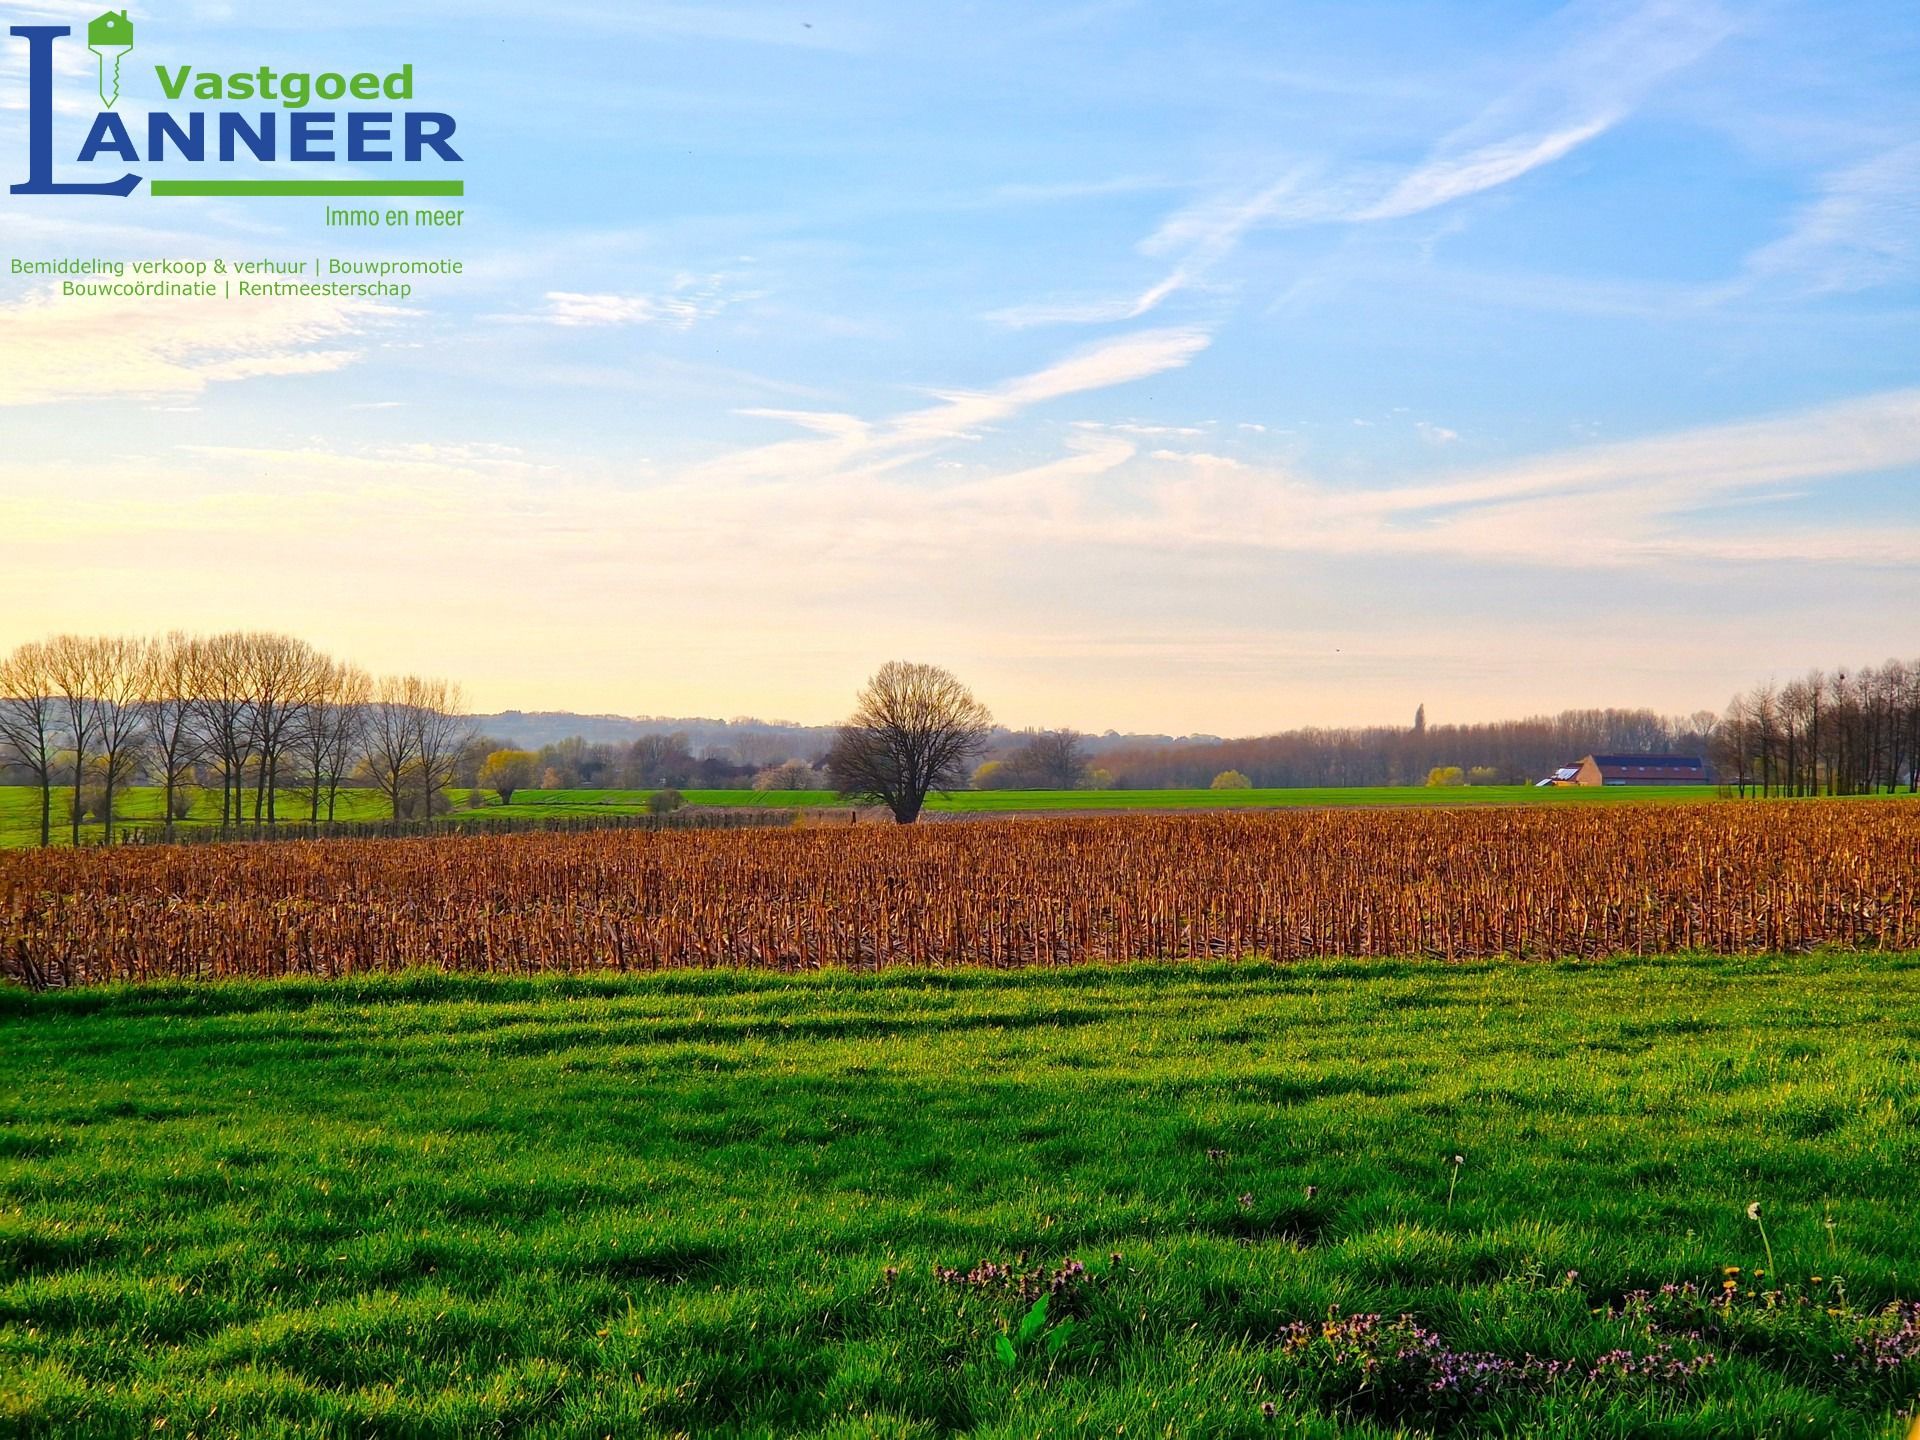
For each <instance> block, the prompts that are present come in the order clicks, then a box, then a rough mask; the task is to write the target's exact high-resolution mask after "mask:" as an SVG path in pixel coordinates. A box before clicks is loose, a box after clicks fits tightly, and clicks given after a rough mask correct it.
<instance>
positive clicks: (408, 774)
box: [366, 675, 420, 820]
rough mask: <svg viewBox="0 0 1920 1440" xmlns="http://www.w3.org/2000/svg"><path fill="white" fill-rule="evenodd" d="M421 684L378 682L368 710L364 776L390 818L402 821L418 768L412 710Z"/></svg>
mask: <svg viewBox="0 0 1920 1440" xmlns="http://www.w3.org/2000/svg"><path fill="white" fill-rule="evenodd" d="M419 685H420V682H419V681H418V680H417V679H415V678H414V677H413V676H411V675H405V676H401V675H388V676H385V677H383V678H382V679H381V681H380V684H379V687H378V689H377V690H375V692H374V697H373V703H372V704H370V705H369V706H368V707H367V729H366V759H367V773H368V775H369V776H370V778H371V779H372V780H373V785H374V788H375V789H376V790H378V791H379V792H380V793H381V795H382V796H384V797H385V798H386V802H387V805H388V807H389V810H390V811H391V813H392V815H393V818H394V819H396V820H401V819H404V818H405V814H406V809H407V805H408V794H407V787H408V784H409V783H410V782H411V780H412V778H413V775H414V774H415V772H416V771H417V770H418V769H419V765H420V731H419V727H418V726H417V725H416V724H415V723H414V718H413V710H414V706H415V705H416V704H417V703H418V699H419Z"/></svg>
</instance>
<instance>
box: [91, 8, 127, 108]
mask: <svg viewBox="0 0 1920 1440" xmlns="http://www.w3.org/2000/svg"><path fill="white" fill-rule="evenodd" d="M87 48H88V49H89V50H91V51H93V53H94V54H95V55H98V56H99V57H100V103H101V104H102V105H104V106H106V107H107V108H108V109H109V110H111V109H112V108H113V107H114V106H115V105H117V104H119V103H120V61H121V60H122V59H123V58H124V57H125V56H126V53H127V52H128V51H129V50H131V49H133V22H132V21H131V20H129V19H128V18H127V12H126V11H124V10H121V11H117V12H116V11H113V10H109V11H107V12H106V13H105V14H104V15H102V16H100V17H99V18H98V19H97V20H95V21H94V22H93V23H92V24H90V25H88V26H87ZM109 56H111V57H113V74H112V75H111V76H109V75H108V74H107V57H109Z"/></svg>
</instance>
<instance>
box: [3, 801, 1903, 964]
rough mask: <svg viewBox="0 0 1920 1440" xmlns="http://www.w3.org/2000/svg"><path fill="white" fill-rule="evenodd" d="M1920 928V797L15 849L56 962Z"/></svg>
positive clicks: (997, 958)
mask: <svg viewBox="0 0 1920 1440" xmlns="http://www.w3.org/2000/svg"><path fill="white" fill-rule="evenodd" d="M1814 946H1831V947H1836V948H1845V949H1889V950H1911V949H1920V805H1913V806H1909V805H1904V804H1874V805H1869V804H1861V803H1848V802H1844V801H1836V802H1795V803H1791V804H1766V805H1744V806H1743V805H1732V804H1724V803H1723V804H1706V805H1698V806H1674V807H1659V808H1644V809H1643V808H1639V807H1620V808H1617V809H1616V808H1609V809H1605V810H1599V809H1595V810H1585V811H1570V810H1559V809H1554V810H1539V811H1521V812H1514V811H1475V810H1429V811H1412V812H1397V813H1379V812H1370V811H1323V812H1311V813H1302V812H1290V813H1268V814H1246V813H1240V814H1224V815H1200V816H1192V815H1188V816H1124V817H1112V818H1100V819H1063V820H1032V821H1012V822H983V823H971V824H944V825H923V826H916V827H911V828H897V827H892V826H862V827H857V828H854V827H849V828H847V829H826V828H822V829H815V830H808V829H799V830H794V831H788V832H765V831H761V832H686V833H658V834H656V833H644V832H642V833H632V832H619V833H611V832H609V833H600V834H587V835H532V836H510V837H484V836H450V837H447V838H445V839H431V840H398V841H337V842H323V843H288V844H262V845H235V846H227V847H194V848H190V849H189V848H167V847H155V848H151V849H125V850H117V851H98V850H94V851H88V850H80V851H74V850H49V851H37V852H19V853H14V854H8V855H5V856H0V975H4V976H5V978H7V979H9V980H12V981H15V982H19V983H25V984H29V985H32V986H34V987H36V988H41V987H49V986H64V985H78V984H92V983H99V982H105V981H142V980H156V979H169V978H190V979H210V978H220V977H229V976H232V977H263V976H280V975H314V976H335V975H348V974H356V973H363V972H372V971H396V970H403V969H407V968H411V967H416V966H428V967H435V968H442V969H449V970H472V971H490V972H501V973H516V974H525V973H536V972H556V971H557V972H582V971H595V970H653V969H668V968H676V967H704V966H748V967H764V968H776V969H809V968H814V967H819V966H846V967H849V968H855V969H871V968H876V967H880V966H896V965H908V966H951V965H988V966H1022V965H1070V964H1074V963H1077V962H1082V961H1103V960H1104V961H1112V960H1131V959H1181V958H1203V957H1207V958H1213V957H1223V956H1224V957H1249V958H1266V959H1273V960H1289V959H1295V958H1300V957H1306V956H1320V955H1382V956H1385V955H1394V956H1433V957H1440V958H1463V959H1464V958H1479V957H1488V956H1501V955H1511V956H1516V957H1527V958H1563V957H1577V956H1599V955H1607V954H1615V953H1630V954H1648V953H1656V952H1667V951H1676V950H1692V949H1699V950H1710V951H1717V952H1722V953H1732V954H1740V953H1753V952H1771V951H1792V950H1796V949H1803V948H1808V947H1814Z"/></svg>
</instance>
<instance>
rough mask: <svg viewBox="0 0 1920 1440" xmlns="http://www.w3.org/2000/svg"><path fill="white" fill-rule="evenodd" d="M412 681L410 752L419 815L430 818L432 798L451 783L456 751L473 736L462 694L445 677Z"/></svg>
mask: <svg viewBox="0 0 1920 1440" xmlns="http://www.w3.org/2000/svg"><path fill="white" fill-rule="evenodd" d="M413 684H414V699H413V724H414V755H415V758H416V759H417V760H418V762H419V766H420V818H421V819H423V820H431V819H432V818H433V809H434V801H435V800H436V799H438V798H439V796H440V793H441V792H442V791H443V790H445V789H446V788H447V787H448V786H449V785H451V784H453V779H454V771H455V769H456V768H457V767H458V765H459V763H460V752H461V750H462V749H463V748H465V746H466V745H467V743H468V742H469V741H470V740H472V739H473V736H474V733H475V730H474V724H473V721H472V720H471V719H470V718H469V717H468V716H467V715H466V714H465V713H464V712H465V710H466V697H465V696H464V695H463V694H462V693H461V690H460V687H459V686H458V685H455V684H451V683H449V682H448V681H445V680H416V681H414V682H413Z"/></svg>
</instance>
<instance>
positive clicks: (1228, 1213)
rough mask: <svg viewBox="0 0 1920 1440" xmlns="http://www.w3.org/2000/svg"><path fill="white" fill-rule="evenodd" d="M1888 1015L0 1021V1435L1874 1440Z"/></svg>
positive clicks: (1887, 968)
mask: <svg viewBox="0 0 1920 1440" xmlns="http://www.w3.org/2000/svg"><path fill="white" fill-rule="evenodd" d="M1917 1017H1920V957H1911V956H1888V955H1880V956H1838V955H1810V956H1797V957H1792V958H1784V959H1770V960H1738V961H1736V960H1718V959H1711V958H1687V957H1682V958H1671V959H1665V960H1657V961H1619V962H1610V963H1603V964H1583V965H1572V964H1569V965H1555V966H1545V965H1515V964H1511V963H1502V964H1473V965H1460V966H1452V967H1447V966H1441V965H1426V964H1412V963H1392V962H1371V963H1359V962H1351V963H1333V962H1329V963H1320V964H1312V965H1298V966H1292V967H1284V968H1283V967H1270V966H1257V965H1251V964H1249V965H1243V966H1208V967H1190V968H1189V967H1166V966H1140V967H1134V968H1125V969H1085V970H1073V971H1026V972H1019V973H985V972H947V973H939V974H926V973H914V972H893V973H888V974H884V975H881V976H877V977H872V976H868V977H856V976H850V975H846V974H825V975H819V976H813V977H803V978H780V977H774V976H766V975H746V974H738V973H726V972H719V973H699V974H694V973H683V974H677V975H668V976H661V977H654V978H649V979H634V980H626V981H619V980H613V979H608V980H603V981H591V982H588V981H563V980H555V981H526V982H516V981H500V980H494V981H487V980H480V979H473V978H460V977H453V976H442V975H432V976H408V977H401V978H399V979H394V980H388V981H384V982H367V983H361V982H346V981H342V982H335V983H331V984H321V985H311V984H281V985H241V984H235V985H229V986H225V987H220V988H203V989H181V988H170V987H155V988H151V989H146V990H140V991H128V990H103V991H82V992H72V993H67V994H54V995H46V996H39V997H31V996H28V995H26V994H24V993H8V994H0V1433H4V1434H10V1435H32V1436H42V1435H44V1436H56V1435H57V1436H71V1435H87V1436H109V1437H111V1436H128V1437H131V1436H135V1435H138V1436H142V1437H149V1440H150V1437H152V1436H154V1435H156V1434H159V1435H165V1436H203V1437H210V1436H230V1435H329V1436H367V1435H378V1436H449V1437H452V1436H461V1437H466V1436H476V1435H515V1436H538V1437H562V1436H565V1437H574V1436H604V1435H613V1436H621V1437H627V1436H653V1435H741V1436H746V1435H786V1434H820V1435H836V1436H849V1437H850V1436H867V1435H879V1436H939V1435H952V1434H968V1435H980V1436H996V1437H1009V1440H1012V1437H1031V1436H1038V1435H1095V1434H1098V1435H1109V1436H1111V1435H1126V1436H1141V1437H1146V1436H1153V1437H1159V1436H1193V1435H1205V1436H1228V1437H1255V1436H1268V1435H1291V1436H1303V1435H1306V1436H1336V1435H1338V1436H1352V1437H1362V1436H1365V1437H1376V1440H1379V1437H1386V1436H1389V1435H1401V1436H1412V1435H1430V1434H1468V1433H1472V1434H1501V1435H1510V1436H1520V1435H1527V1436H1538V1437H1568V1436H1649V1437H1651V1436H1659V1437H1666V1440H1674V1437H1708V1436H1712V1437H1726V1440H1733V1437H1751V1436H1760V1435H1765V1436H1770V1437H1809V1440H1811V1437H1816V1436H1817V1437H1829V1436H1888V1437H1892V1436H1896V1435H1898V1434H1899V1433H1900V1429H1901V1426H1900V1422H1899V1421H1898V1420H1897V1418H1896V1417H1897V1415H1898V1414H1899V1413H1901V1412H1902V1411H1904V1410H1907V1409H1909V1408H1910V1407H1911V1406H1912V1405H1913V1403H1914V1401H1915V1398H1916V1396H1917V1395H1920V1360H1916V1358H1914V1357H1915V1356H1916V1355H1917V1354H1920V1312H1913V1313H1912V1315H1910V1316H1909V1317H1907V1318H1906V1319H1905V1321H1904V1323H1905V1325H1906V1329H1904V1330H1902V1329H1901V1328H1900V1326H1901V1325H1902V1323H1903V1320H1902V1318H1901V1317H1900V1316H1892V1317H1884V1316H1883V1317H1882V1318H1879V1319H1875V1318H1873V1317H1874V1314H1875V1312H1876V1311H1878V1310H1879V1308H1880V1307H1881V1306H1883V1305H1884V1304H1885V1303H1886V1302H1888V1301H1890V1300H1893V1299H1896V1298H1904V1299H1912V1298H1914V1297H1915V1296H1916V1295H1920V1224H1916V1223H1915V1220H1914V1203H1913V1195H1914V1186H1915V1176H1916V1174H1920V1069H1917V1068H1916V1066H1915V1065H1914V1063H1913V1055H1914V1053H1915V1050H1916V1046H1920V1018H1917ZM1455 1155H1459V1156H1460V1157H1462V1161H1461V1163H1460V1164H1458V1165H1456V1164H1455V1162H1454V1158H1453V1157H1454V1156H1455ZM1753 1202H1758V1203H1759V1204H1760V1205H1761V1206H1762V1211H1761V1214H1762V1218H1763V1220H1764V1223H1765V1227H1766V1228H1765V1234H1764V1236H1763V1234H1762V1231H1761V1227H1760V1225H1759V1224H1756V1223H1755V1222H1754V1221H1753V1220H1750V1219H1749V1218H1748V1215H1747V1206H1748V1205H1749V1204H1750V1203H1753ZM1768 1247H1770V1248H1771V1255H1769V1250H1768ZM981 1262H991V1263H993V1264H996V1265H1006V1266H1009V1267H1011V1269H1012V1270H1013V1271H1014V1272H1015V1273H1016V1274H1019V1273H1024V1272H1033V1271H1039V1272H1041V1274H1040V1276H1039V1279H1038V1281H1037V1282H1032V1281H1030V1282H1028V1288H1027V1290H1026V1293H1022V1289H1021V1282H1020V1281H1018V1280H1017V1279H1005V1278H1002V1277H1000V1276H999V1274H998V1273H997V1272H994V1271H986V1270H977V1269H976V1268H975V1267H977V1266H979V1265H980V1263H981ZM1073 1262H1083V1263H1084V1265H1085V1266H1086V1273H1085V1275H1084V1276H1083V1275H1082V1274H1081V1273H1080V1272H1079V1271H1078V1270H1077V1269H1075V1268H1074V1266H1073ZM936 1266H948V1267H955V1268H956V1269H957V1270H958V1271H959V1272H962V1273H960V1274H955V1275H948V1276H944V1277H943V1276H942V1275H941V1274H940V1273H938V1272H936V1270H935V1268H934V1267H936ZM1732 1266H1738V1267H1740V1269H1739V1271H1738V1272H1737V1273H1731V1272H1729V1270H1728V1268H1727V1267H1732ZM970 1271H971V1272H973V1273H972V1275H971V1278H969V1277H968V1275H967V1273H966V1272H970ZM1763 1271H1764V1272H1766V1273H1764V1274H1763V1273H1761V1272H1763ZM1816 1277H1817V1278H1816ZM1728 1280H1731V1281H1732V1282H1733V1288H1732V1289H1730V1290H1729V1289H1726V1288H1725V1283H1726V1281H1728ZM1034 1283H1037V1284H1038V1285H1039V1286H1040V1287H1041V1288H1042V1289H1055V1288H1057V1290H1058V1293H1057V1294H1054V1295H1053V1296H1052V1297H1051V1298H1050V1300H1049V1303H1048V1307H1047V1308H1046V1309H1045V1310H1044V1311H1041V1312H1039V1313H1037V1314H1036V1310H1035V1308H1034V1306H1033V1304H1032V1303H1031V1300H1030V1296H1031V1294H1032V1293H1033V1290H1032V1285H1033V1284H1034ZM1668 1283H1671V1284H1676V1285H1678V1284H1691V1285H1694V1286H1697V1287H1700V1290H1701V1292H1703V1294H1704V1295H1705V1296H1707V1297H1713V1298H1710V1299H1705V1300H1703V1299H1699V1298H1696V1297H1695V1296H1694V1295H1693V1293H1692V1292H1690V1291H1682V1292H1680V1293H1678V1294H1669V1295H1664V1296H1663V1295H1660V1294H1659V1293H1658V1291H1659V1287H1660V1286H1661V1285H1663V1284H1668ZM1643 1289H1647V1290H1653V1291H1654V1292H1656V1293H1655V1294H1654V1296H1653V1297H1652V1298H1651V1299H1649V1300H1646V1301H1644V1302H1630V1301H1629V1300H1628V1298H1627V1297H1628V1296H1629V1294H1630V1292H1633V1291H1636V1290H1643ZM1763 1292H1774V1293H1773V1297H1772V1298H1771V1299H1766V1298H1762V1294H1763ZM1719 1297H1728V1298H1726V1299H1725V1301H1724V1302H1723V1301H1722V1299H1721V1298H1719ZM1623 1306H1624V1307H1625V1309H1626V1310H1627V1311H1628V1312H1630V1313H1627V1314H1623V1315H1610V1314H1609V1310H1610V1309H1612V1310H1616V1311H1618V1310H1621V1309H1622V1307H1623ZM1335 1307H1337V1311H1338V1318H1337V1320H1336V1321H1335V1322H1334V1323H1332V1324H1331V1325H1328V1324H1326V1323H1325V1322H1327V1321H1328V1317H1329V1314H1330V1311H1332V1310H1334V1308H1335ZM1373 1313H1379V1314H1381V1315H1383V1316H1385V1317H1387V1318H1386V1319H1384V1320H1383V1321H1381V1322H1379V1324H1378V1325H1373V1324H1371V1323H1370V1322H1365V1321H1355V1320H1353V1319H1351V1318H1349V1317H1353V1316H1355V1315H1356V1314H1373ZM1403 1313H1405V1314H1407V1315H1410V1316H1412V1317H1414V1322H1415V1323H1417V1325H1418V1326H1419V1327H1420V1328H1419V1329H1418V1330H1415V1329H1413V1328H1410V1326H1409V1325H1405V1324H1402V1323H1401V1322H1399V1321H1398V1320H1397V1319H1395V1318H1394V1317H1398V1316H1400V1315H1401V1314H1403ZM1299 1322H1304V1324H1303V1325H1302V1328H1300V1329H1297V1330H1292V1331H1289V1330H1288V1329H1287V1327H1289V1326H1291V1325H1295V1324H1296V1323H1299ZM1663 1344H1664V1345H1667V1346H1670V1347H1671V1349H1670V1350H1669V1351H1666V1352H1662V1351H1661V1350H1660V1349H1659V1348H1658V1347H1659V1346H1661V1345H1663ZM1620 1352H1624V1356H1625V1358H1622V1354H1621V1353H1620ZM1463 1356H1464V1358H1463ZM1489 1356H1496V1357H1500V1358H1499V1359H1498V1360H1497V1361H1496V1360H1492V1359H1489V1358H1487V1357H1489ZM1526 1356H1532V1357H1533V1359H1532V1361H1531V1362H1528V1361H1526V1360H1525V1359H1524V1358H1523V1357H1526ZM1648 1356H1653V1357H1655V1358H1653V1359H1648V1358H1646V1357H1648ZM1701 1356H1709V1357H1711V1358H1710V1359H1707V1360H1701V1359H1700V1358H1699V1357H1701ZM1885 1357H1891V1363H1888V1364H1878V1363H1876V1360H1877V1358H1885ZM1549 1367H1552V1368H1549ZM1562 1367H1564V1368H1562ZM1448 1377H1452V1378H1451V1379H1449V1378H1448ZM1436 1381H1437V1382H1439V1384H1440V1388H1438V1389H1436V1388H1435V1383H1436ZM1264 1406H1270V1407H1272V1413H1271V1415H1268V1414H1266V1413H1263V1407H1264Z"/></svg>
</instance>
